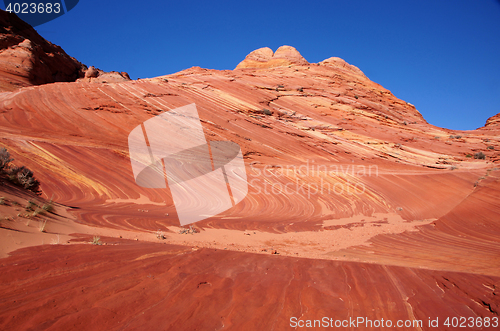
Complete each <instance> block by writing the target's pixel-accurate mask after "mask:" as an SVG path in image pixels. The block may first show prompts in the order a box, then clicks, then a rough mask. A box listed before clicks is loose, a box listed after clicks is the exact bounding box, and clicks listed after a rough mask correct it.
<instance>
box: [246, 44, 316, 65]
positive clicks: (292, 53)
mask: <svg viewBox="0 0 500 331" xmlns="http://www.w3.org/2000/svg"><path fill="white" fill-rule="evenodd" d="M307 64H309V62H307V60H306V59H304V57H303V56H302V55H300V53H299V51H297V50H296V49H295V48H294V47H291V46H281V47H280V48H278V49H277V50H276V52H275V53H273V51H272V50H271V49H270V48H269V47H263V48H259V49H257V50H255V51H253V52H251V53H250V54H248V55H247V57H246V58H245V59H244V60H243V61H241V62H240V64H238V65H237V66H236V69H246V68H261V69H262V68H272V67H282V66H289V65H307Z"/></svg>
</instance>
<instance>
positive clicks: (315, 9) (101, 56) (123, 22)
mask: <svg viewBox="0 0 500 331" xmlns="http://www.w3.org/2000/svg"><path fill="white" fill-rule="evenodd" d="M36 29H37V31H38V32H39V33H40V34H41V35H42V36H43V37H45V38H46V39H47V40H49V41H51V42H53V43H55V44H58V45H60V46H61V47H62V48H63V49H64V50H65V51H66V52H67V53H68V54H69V55H71V56H73V57H75V58H77V59H78V60H79V61H81V62H83V63H85V64H87V65H94V66H96V67H98V68H100V69H103V70H106V71H111V70H115V71H126V72H128V73H129V74H130V76H131V77H132V78H133V79H136V78H146V77H155V76H160V75H164V74H170V73H174V72H177V71H180V70H183V69H186V68H189V67H192V66H200V67H204V68H211V69H233V68H234V67H235V66H236V65H237V64H238V63H239V62H240V61H241V60H243V58H244V57H245V56H246V55H247V54H248V53H249V52H251V51H252V50H254V49H257V48H260V47H265V46H267V47H270V48H272V49H273V50H276V49H277V48H278V47H279V46H281V45H291V46H294V47H295V48H297V49H298V50H299V52H301V54H302V55H303V56H304V57H305V58H306V59H307V60H308V61H309V62H319V61H322V60H324V59H326V58H329V57H331V56H338V57H341V58H343V59H345V60H346V61H347V62H349V63H351V64H353V65H356V66H357V67H359V68H360V69H361V70H362V71H363V72H364V73H365V74H366V75H367V76H368V77H369V78H370V79H371V80H373V81H375V82H377V83H379V84H381V85H382V86H384V87H385V88H387V89H389V90H391V91H392V92H393V93H394V95H396V96H397V97H399V98H401V99H403V100H405V101H407V102H410V103H412V104H414V105H415V106H416V107H417V109H418V110H419V111H420V112H421V113H422V115H423V116H424V118H425V119H426V120H427V121H428V122H429V123H431V124H434V125H436V126H440V127H446V128H449V129H460V130H471V129H475V128H477V127H480V126H483V125H484V123H485V121H486V119H487V118H488V117H490V116H492V115H495V114H496V113H498V112H500V1H496V0H475V1H473V0H467V1H465V0H439V1H435V0H433V1H424V0H420V1H413V0H405V1H401V0H394V1H361V0H357V1H336V0H332V1H251V2H246V3H240V2H237V1H189V0H186V1H165V0H163V1H153V0H143V1H128V0H120V1H118V0H106V1H103V0H100V1H97V0H80V3H79V4H78V5H77V6H76V7H75V8H74V9H73V10H72V11H70V12H69V13H67V14H66V15H63V16H62V17H60V18H58V19H56V20H54V21H51V22H48V23H45V24H43V25H40V26H38V27H37V28H36Z"/></svg>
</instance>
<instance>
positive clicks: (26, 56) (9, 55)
mask: <svg viewBox="0 0 500 331" xmlns="http://www.w3.org/2000/svg"><path fill="white" fill-rule="evenodd" d="M84 70H85V66H84V65H83V64H81V63H80V62H78V61H77V60H76V59H74V58H72V57H70V56H69V55H67V54H66V53H65V52H64V51H63V49H62V48H61V47H59V46H57V45H54V44H52V43H50V42H48V41H46V40H45V39H43V38H42V37H41V36H40V35H39V34H38V33H37V32H36V31H35V30H34V29H33V28H32V27H31V26H29V25H28V24H27V23H25V22H23V21H22V20H21V19H19V18H18V17H17V16H16V15H15V14H11V13H8V12H5V11H3V10H0V91H12V90H15V89H17V88H19V87H23V86H30V85H41V84H47V83H54V82H74V81H75V80H76V79H77V78H80V77H83V73H84Z"/></svg>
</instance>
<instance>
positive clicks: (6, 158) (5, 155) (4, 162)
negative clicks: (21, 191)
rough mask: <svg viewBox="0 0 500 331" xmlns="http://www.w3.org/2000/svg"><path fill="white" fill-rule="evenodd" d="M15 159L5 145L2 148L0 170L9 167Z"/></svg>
mask: <svg viewBox="0 0 500 331" xmlns="http://www.w3.org/2000/svg"><path fill="white" fill-rule="evenodd" d="M12 161H14V159H11V158H10V153H9V152H8V151H7V149H6V148H5V147H2V148H0V172H2V171H4V170H7V169H8V168H9V163H10V162H12Z"/></svg>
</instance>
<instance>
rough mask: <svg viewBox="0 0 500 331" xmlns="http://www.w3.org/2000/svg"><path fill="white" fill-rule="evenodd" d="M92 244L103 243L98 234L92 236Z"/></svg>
mask: <svg viewBox="0 0 500 331" xmlns="http://www.w3.org/2000/svg"><path fill="white" fill-rule="evenodd" d="M92 245H102V244H101V238H100V237H98V236H94V238H92Z"/></svg>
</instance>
